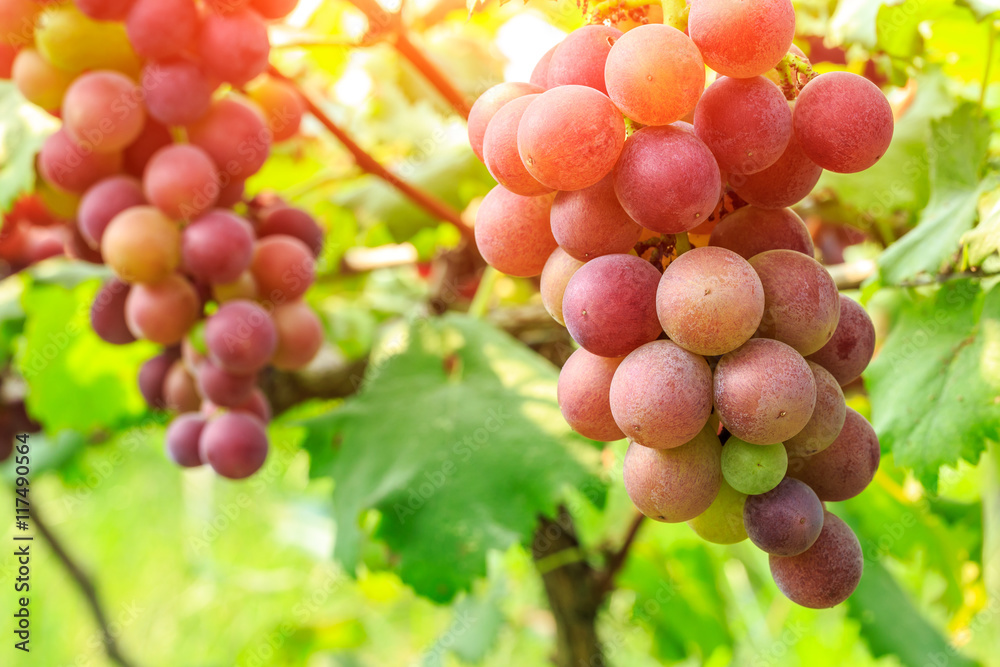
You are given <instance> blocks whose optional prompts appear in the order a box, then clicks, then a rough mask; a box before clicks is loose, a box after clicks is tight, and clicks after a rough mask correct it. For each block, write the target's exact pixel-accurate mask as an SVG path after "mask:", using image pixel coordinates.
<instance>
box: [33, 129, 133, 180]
mask: <svg viewBox="0 0 1000 667" xmlns="http://www.w3.org/2000/svg"><path fill="white" fill-rule="evenodd" d="M121 165H122V156H121V153H97V152H95V151H93V150H91V149H89V148H81V147H80V146H78V145H77V144H76V143H75V142H74V141H73V140H72V139H71V138H70V136H69V134H68V133H67V132H66V130H65V129H61V130H59V131H58V132H55V133H53V134H50V135H49V136H48V138H47V139H46V140H45V143H43V144H42V149H41V151H40V152H39V154H38V170H39V171H40V172H41V174H42V178H44V179H45V180H46V181H48V182H49V183H51V184H52V185H54V186H55V187H57V188H60V189H62V190H66V191H68V192H73V193H83V192H84V191H86V190H87V188H89V187H90V186H92V185H93V184H94V183H97V182H98V181H100V180H101V179H103V178H107V177H108V176H112V175H114V174H116V173H117V172H118V171H119V169H121Z"/></svg>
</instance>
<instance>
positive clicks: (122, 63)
mask: <svg viewBox="0 0 1000 667" xmlns="http://www.w3.org/2000/svg"><path fill="white" fill-rule="evenodd" d="M35 42H36V44H37V46H38V50H39V51H40V52H41V53H42V55H43V56H44V57H45V59H46V60H48V61H49V62H50V63H52V64H53V65H54V66H55V67H58V68H59V69H62V70H66V71H67V72H73V73H77V74H78V73H80V72H83V71H84V70H94V69H111V70H116V71H119V72H123V73H125V74H128V75H130V76H132V77H133V78H135V77H138V75H139V69H140V62H139V57H138V56H137V55H136V54H135V51H133V50H132V45H131V44H130V43H129V41H128V36H127V35H126V34H125V26H123V25H122V24H121V23H112V22H106V21H95V20H93V19H91V18H88V17H86V16H84V15H83V14H82V13H81V12H80V10H78V9H77V8H76V7H74V6H73V5H71V4H67V5H60V6H58V7H53V8H52V9H50V10H48V11H46V12H45V13H44V14H42V17H41V22H40V24H39V26H38V29H37V30H36V31H35Z"/></svg>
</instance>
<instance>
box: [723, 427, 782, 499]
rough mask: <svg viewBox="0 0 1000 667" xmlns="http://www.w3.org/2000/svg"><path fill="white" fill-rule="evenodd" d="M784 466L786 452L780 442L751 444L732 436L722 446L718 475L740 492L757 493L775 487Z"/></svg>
mask: <svg viewBox="0 0 1000 667" xmlns="http://www.w3.org/2000/svg"><path fill="white" fill-rule="evenodd" d="M787 469H788V454H787V452H785V446H784V445H782V444H781V443H780V442H779V443H777V444H774V445H752V444H750V443H749V442H747V441H746V440H740V439H739V438H737V437H735V436H733V437H731V438H729V440H727V441H726V445H725V446H724V447H723V448H722V476H723V477H725V479H726V481H727V482H729V484H730V485H731V486H732V487H733V488H734V489H736V490H737V491H739V492H741V493H746V494H749V495H757V494H759V493H766V492H768V491H770V490H771V489H773V488H774V487H776V486H778V484H779V483H781V480H782V479H783V478H784V477H785V471H786V470H787Z"/></svg>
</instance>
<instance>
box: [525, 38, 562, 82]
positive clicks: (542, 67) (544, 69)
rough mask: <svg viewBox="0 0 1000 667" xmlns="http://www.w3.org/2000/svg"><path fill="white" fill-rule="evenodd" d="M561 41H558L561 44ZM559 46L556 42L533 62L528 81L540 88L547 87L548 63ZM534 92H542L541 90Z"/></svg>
mask: <svg viewBox="0 0 1000 667" xmlns="http://www.w3.org/2000/svg"><path fill="white" fill-rule="evenodd" d="M561 43H562V42H560V44H561ZM558 48H559V44H556V45H555V46H553V47H552V48H551V49H549V50H548V51H546V52H545V53H543V54H542V57H541V58H539V59H538V62H537V63H535V67H534V69H532V70H531V76H530V77H529V78H528V81H529V82H530V83H531V85H533V86H538V87H539V88H541V89H542V90H545V89H547V88H548V87H549V63H551V62H552V56H553V55H554V54H555V52H556V49H558ZM536 92H542V91H541V90H539V91H536Z"/></svg>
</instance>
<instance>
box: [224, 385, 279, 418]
mask: <svg viewBox="0 0 1000 667" xmlns="http://www.w3.org/2000/svg"><path fill="white" fill-rule="evenodd" d="M233 412H243V413H246V414H248V415H253V416H254V417H256V418H257V419H259V420H260V421H261V422H262V423H264V424H267V423H269V422H270V421H271V403H270V402H269V401H268V400H267V396H265V395H264V392H263V391H261V390H260V387H257V388H255V389H254V390H253V392H251V393H250V399H249V400H248V401H247V402H246V403H244V404H243V405H239V406H237V407H235V408H233Z"/></svg>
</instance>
